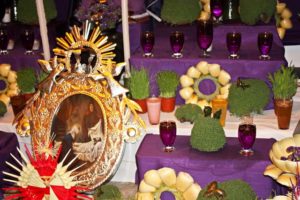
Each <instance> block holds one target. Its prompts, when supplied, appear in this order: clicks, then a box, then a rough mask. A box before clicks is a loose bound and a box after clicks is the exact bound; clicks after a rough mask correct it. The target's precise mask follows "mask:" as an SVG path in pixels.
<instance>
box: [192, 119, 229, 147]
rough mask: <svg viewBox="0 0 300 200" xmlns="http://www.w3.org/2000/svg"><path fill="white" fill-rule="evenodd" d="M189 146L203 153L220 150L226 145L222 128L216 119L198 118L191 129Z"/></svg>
mask: <svg viewBox="0 0 300 200" xmlns="http://www.w3.org/2000/svg"><path fill="white" fill-rule="evenodd" d="M190 143H191V146H192V147H193V148H194V149H197V150H199V151H205V152H214V151H218V150H220V149H221V148H222V147H223V146H224V145H225V143H226V137H225V132H224V129H223V127H222V126H221V124H220V122H219V120H218V119H214V118H210V117H199V118H198V119H197V120H196V121H195V125H194V127H193V129H192V134H191V139H190Z"/></svg>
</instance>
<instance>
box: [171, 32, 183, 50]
mask: <svg viewBox="0 0 300 200" xmlns="http://www.w3.org/2000/svg"><path fill="white" fill-rule="evenodd" d="M170 43H171V48H172V51H173V53H180V52H181V50H182V48H183V44H184V35H183V33H181V32H174V33H172V34H171V36H170Z"/></svg>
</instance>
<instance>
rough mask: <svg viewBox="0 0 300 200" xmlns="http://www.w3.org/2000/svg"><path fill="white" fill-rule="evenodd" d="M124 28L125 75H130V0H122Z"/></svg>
mask: <svg viewBox="0 0 300 200" xmlns="http://www.w3.org/2000/svg"><path fill="white" fill-rule="evenodd" d="M122 29H123V46H124V60H125V63H126V66H125V76H126V77H128V76H129V75H130V67H129V57H130V42H129V24H128V0H122Z"/></svg>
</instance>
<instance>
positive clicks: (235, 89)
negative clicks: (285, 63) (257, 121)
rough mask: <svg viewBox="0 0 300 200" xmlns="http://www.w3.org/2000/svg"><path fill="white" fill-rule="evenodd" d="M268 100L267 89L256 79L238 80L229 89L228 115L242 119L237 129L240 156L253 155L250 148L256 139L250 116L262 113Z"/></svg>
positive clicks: (264, 84)
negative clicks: (240, 148)
mask: <svg viewBox="0 0 300 200" xmlns="http://www.w3.org/2000/svg"><path fill="white" fill-rule="evenodd" d="M269 98H270V89H269V87H268V86H267V84H266V83H265V82H264V81H262V80H258V79H244V80H241V79H238V80H237V81H236V82H235V83H233V84H232V85H231V87H230V89H229V96H228V103H229V110H230V113H231V114H233V115H235V116H237V117H240V118H241V119H242V123H241V124H240V125H239V129H238V138H239V141H240V143H241V147H242V150H241V151H240V153H241V154H242V155H245V156H250V155H252V154H253V151H252V149H251V148H252V146H253V144H254V142H255V138H256V126H255V125H254V124H253V116H252V115H253V114H260V113H262V111H263V110H264V108H265V106H266V105H267V104H268V102H269Z"/></svg>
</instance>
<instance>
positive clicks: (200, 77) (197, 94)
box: [179, 61, 231, 109]
mask: <svg viewBox="0 0 300 200" xmlns="http://www.w3.org/2000/svg"><path fill="white" fill-rule="evenodd" d="M230 79H231V76H230V74H229V73H228V72H226V71H225V70H223V69H221V66H220V65H218V64H208V63H207V62H206V61H201V62H199V63H198V64H197V65H196V66H191V67H190V68H189V69H188V71H187V74H185V75H182V76H181V77H180V83H181V86H182V89H181V90H180V91H179V94H180V96H181V97H182V98H183V99H184V100H185V103H192V104H198V105H199V106H200V107H201V108H202V109H203V108H204V106H211V100H212V99H214V98H222V99H227V97H228V93H229V88H230V82H229V81H230ZM206 81H209V82H210V83H212V84H213V85H214V87H213V91H212V92H211V93H209V94H206V93H205V91H202V90H203V89H201V83H205V82H206Z"/></svg>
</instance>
